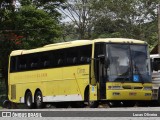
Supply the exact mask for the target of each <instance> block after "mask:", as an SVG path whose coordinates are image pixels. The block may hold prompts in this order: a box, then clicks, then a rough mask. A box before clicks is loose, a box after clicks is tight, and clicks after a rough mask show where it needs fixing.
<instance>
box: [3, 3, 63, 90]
mask: <svg viewBox="0 0 160 120" xmlns="http://www.w3.org/2000/svg"><path fill="white" fill-rule="evenodd" d="M8 1H9V0H8ZM8 1H7V0H6V1H3V2H0V7H1V8H2V9H0V13H2V14H0V38H1V39H0V55H1V56H0V61H1V62H0V63H1V64H0V65H1V66H0V69H2V74H3V76H4V77H5V82H6V88H7V87H8V79H7V78H8V77H7V76H8V75H7V74H8V56H9V54H10V52H11V51H12V50H15V49H22V48H23V49H30V48H35V47H39V46H43V45H45V44H49V43H53V42H56V41H57V40H58V37H60V34H61V29H60V25H59V19H58V17H59V15H58V11H56V10H54V11H56V14H53V13H51V12H50V11H49V9H44V8H45V5H46V4H47V3H48V4H49V2H52V3H53V2H54V1H55V2H56V3H57V2H58V1H62V0H47V1H44V0H38V2H39V3H41V6H38V5H37V6H36V4H35V3H34V2H35V1H32V0H26V1H25V2H24V1H23V2H22V0H19V3H20V5H19V7H15V6H14V5H15V4H13V1H11V0H10V1H9V2H8ZM43 5H44V7H43ZM56 6H58V5H56ZM7 90H8V89H7Z"/></svg>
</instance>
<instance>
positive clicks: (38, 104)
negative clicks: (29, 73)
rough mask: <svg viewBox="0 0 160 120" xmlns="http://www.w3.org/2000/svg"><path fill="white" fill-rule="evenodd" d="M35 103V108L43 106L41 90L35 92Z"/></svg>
mask: <svg viewBox="0 0 160 120" xmlns="http://www.w3.org/2000/svg"><path fill="white" fill-rule="evenodd" d="M35 104H36V108H38V109H40V108H43V97H42V93H41V91H37V92H36V93H35Z"/></svg>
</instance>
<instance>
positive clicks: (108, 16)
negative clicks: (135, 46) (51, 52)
mask: <svg viewBox="0 0 160 120" xmlns="http://www.w3.org/2000/svg"><path fill="white" fill-rule="evenodd" d="M158 2H159V1H158V0H153V1H151V0H98V1H97V0H76V1H71V0H67V2H65V3H64V6H63V7H64V9H63V10H64V11H62V13H64V14H65V15H66V17H67V18H68V19H70V24H73V25H75V26H74V28H75V34H77V31H78V33H79V34H81V35H82V34H83V37H79V38H80V39H83V38H87V39H88V38H89V39H94V38H98V37H125V38H134V39H140V40H144V41H147V42H148V43H149V44H150V46H151V47H152V46H153V45H154V44H155V42H156V41H157V39H158V34H157V31H158V29H157V5H158ZM66 13H67V14H66ZM67 24H68V23H67ZM81 28H83V32H82V33H80V32H81V31H82V29H81ZM67 32H70V31H66V33H67ZM71 36H72V35H71ZM68 37H69V36H68ZM75 38H76V36H75Z"/></svg>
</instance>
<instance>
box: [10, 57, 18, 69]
mask: <svg viewBox="0 0 160 120" xmlns="http://www.w3.org/2000/svg"><path fill="white" fill-rule="evenodd" d="M16 71H17V57H15V56H12V57H11V61H10V72H16Z"/></svg>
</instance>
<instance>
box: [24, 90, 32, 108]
mask: <svg viewBox="0 0 160 120" xmlns="http://www.w3.org/2000/svg"><path fill="white" fill-rule="evenodd" d="M25 104H26V106H27V108H29V109H31V108H33V103H32V93H31V92H30V91H28V92H27V93H26V95H25Z"/></svg>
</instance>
